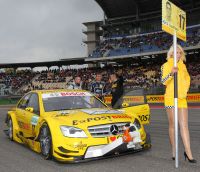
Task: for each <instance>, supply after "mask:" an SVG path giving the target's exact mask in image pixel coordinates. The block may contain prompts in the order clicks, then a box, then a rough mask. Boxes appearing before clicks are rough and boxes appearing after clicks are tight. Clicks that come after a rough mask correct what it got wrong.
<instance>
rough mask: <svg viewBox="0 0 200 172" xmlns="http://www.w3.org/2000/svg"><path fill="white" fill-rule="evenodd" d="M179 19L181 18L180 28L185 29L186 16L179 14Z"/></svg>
mask: <svg viewBox="0 0 200 172" xmlns="http://www.w3.org/2000/svg"><path fill="white" fill-rule="evenodd" d="M179 19H180V25H179V26H180V28H181V29H182V30H185V16H184V15H183V14H180V15H179Z"/></svg>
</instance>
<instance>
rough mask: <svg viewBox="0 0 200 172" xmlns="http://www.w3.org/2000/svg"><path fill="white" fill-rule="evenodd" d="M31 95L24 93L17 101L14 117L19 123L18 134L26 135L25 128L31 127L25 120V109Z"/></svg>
mask: <svg viewBox="0 0 200 172" xmlns="http://www.w3.org/2000/svg"><path fill="white" fill-rule="evenodd" d="M30 97H31V93H29V94H26V95H25V96H24V97H23V98H22V99H21V100H20V101H19V103H18V105H17V108H16V119H17V123H18V125H19V129H20V134H21V135H22V136H25V137H26V133H27V130H29V128H30V127H31V126H30V124H28V123H27V122H26V120H25V116H26V113H27V111H26V110H25V109H26V108H27V107H28V103H29V100H30Z"/></svg>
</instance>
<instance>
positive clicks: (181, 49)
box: [167, 44, 186, 62]
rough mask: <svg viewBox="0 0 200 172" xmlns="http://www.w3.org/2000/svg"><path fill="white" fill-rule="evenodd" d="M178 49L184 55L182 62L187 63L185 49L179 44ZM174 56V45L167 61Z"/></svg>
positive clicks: (168, 53)
mask: <svg viewBox="0 0 200 172" xmlns="http://www.w3.org/2000/svg"><path fill="white" fill-rule="evenodd" d="M177 48H178V49H179V50H180V51H181V54H182V56H181V60H183V61H184V62H186V57H185V52H184V50H183V48H182V47H181V46H180V45H179V44H177ZM173 56H174V47H173V45H172V46H171V47H170V49H169V51H168V52H167V60H168V59H169V58H173Z"/></svg>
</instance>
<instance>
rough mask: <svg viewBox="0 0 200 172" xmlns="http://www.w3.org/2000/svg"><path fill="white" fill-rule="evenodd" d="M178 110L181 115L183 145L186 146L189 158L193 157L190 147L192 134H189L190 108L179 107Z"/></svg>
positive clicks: (180, 124)
mask: <svg viewBox="0 0 200 172" xmlns="http://www.w3.org/2000/svg"><path fill="white" fill-rule="evenodd" d="M178 112H179V116H178V121H179V127H180V132H181V137H182V141H183V145H184V147H185V152H186V154H187V155H188V158H189V159H193V157H192V152H191V148H190V134H189V128H188V109H187V108H179V109H178Z"/></svg>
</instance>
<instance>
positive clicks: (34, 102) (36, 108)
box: [28, 93, 40, 115]
mask: <svg viewBox="0 0 200 172" xmlns="http://www.w3.org/2000/svg"><path fill="white" fill-rule="evenodd" d="M28 107H32V108H33V112H34V113H35V114H37V115H39V114H40V108H39V99H38V95H37V94H36V93H34V94H32V95H31V98H30V100H29V103H28Z"/></svg>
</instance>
